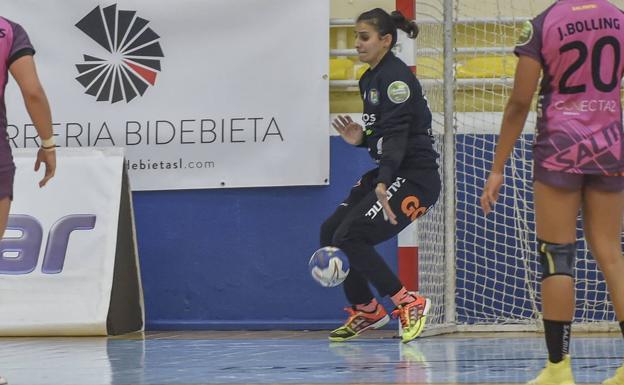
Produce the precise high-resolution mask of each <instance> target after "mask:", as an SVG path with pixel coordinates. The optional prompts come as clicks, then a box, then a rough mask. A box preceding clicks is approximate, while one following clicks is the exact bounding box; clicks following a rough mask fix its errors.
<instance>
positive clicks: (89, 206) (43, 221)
mask: <svg viewBox="0 0 624 385" xmlns="http://www.w3.org/2000/svg"><path fill="white" fill-rule="evenodd" d="M35 154H36V152H35V150H34V149H19V150H16V151H15V152H14V158H15V164H16V166H17V172H16V176H15V186H14V194H15V196H14V200H13V204H12V206H11V214H10V216H9V225H8V229H7V231H6V234H5V238H4V239H3V241H2V243H0V246H1V247H0V335H31V336H32V335H106V334H107V329H106V319H107V314H108V310H109V303H110V295H111V287H112V286H111V285H112V281H113V268H114V262H115V246H116V240H117V222H118V218H119V202H120V201H119V199H120V196H121V181H122V177H121V174H122V168H123V159H124V157H123V149H120V148H105V149H61V150H60V151H58V158H57V163H58V169H57V173H56V176H55V177H54V178H53V179H51V180H50V182H49V183H48V185H46V186H45V187H44V188H41V189H40V188H39V187H38V184H37V182H38V181H39V179H41V177H42V175H43V173H42V172H39V173H35V172H34V171H33V165H34V160H35Z"/></svg>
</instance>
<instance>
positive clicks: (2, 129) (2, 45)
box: [0, 16, 35, 171]
mask: <svg viewBox="0 0 624 385" xmlns="http://www.w3.org/2000/svg"><path fill="white" fill-rule="evenodd" d="M34 53H35V50H34V49H33V47H32V45H31V44H30V40H29V39H28V35H27V34H26V31H24V29H23V28H22V27H21V26H20V25H19V24H16V23H14V22H12V21H10V20H7V19H5V18H3V17H1V16H0V171H3V170H5V169H7V168H12V167H13V158H12V156H11V147H10V146H9V142H8V139H7V114H6V105H5V102H4V100H5V99H4V92H5V90H6V85H7V82H8V80H9V79H8V77H9V67H10V66H11V64H13V62H14V61H15V60H17V59H18V58H20V57H22V56H25V55H33V54H34Z"/></svg>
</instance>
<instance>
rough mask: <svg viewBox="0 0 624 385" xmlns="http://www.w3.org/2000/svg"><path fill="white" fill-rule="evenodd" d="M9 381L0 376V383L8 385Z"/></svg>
mask: <svg viewBox="0 0 624 385" xmlns="http://www.w3.org/2000/svg"><path fill="white" fill-rule="evenodd" d="M8 384H9V383H8V382H7V380H5V379H4V377H2V376H0V385H8Z"/></svg>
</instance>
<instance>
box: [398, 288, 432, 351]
mask: <svg viewBox="0 0 624 385" xmlns="http://www.w3.org/2000/svg"><path fill="white" fill-rule="evenodd" d="M415 298H416V299H415V300H414V301H412V302H409V303H403V304H401V305H399V306H397V308H396V309H395V310H394V311H393V312H392V316H393V317H394V318H397V317H398V318H399V321H400V322H401V325H400V326H401V329H400V330H401V341H402V342H403V343H408V342H410V341H412V340H414V339H415V338H416V337H418V336H419V335H420V333H422V331H423V329H424V328H425V323H426V322H427V313H429V308H430V307H431V301H430V300H429V298H425V297H422V296H415Z"/></svg>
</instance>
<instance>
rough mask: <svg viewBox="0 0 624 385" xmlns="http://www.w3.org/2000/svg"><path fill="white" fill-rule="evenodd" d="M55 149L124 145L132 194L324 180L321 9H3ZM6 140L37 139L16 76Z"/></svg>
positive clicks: (214, 0)
mask: <svg viewBox="0 0 624 385" xmlns="http://www.w3.org/2000/svg"><path fill="white" fill-rule="evenodd" d="M1 12H2V16H4V17H6V18H8V19H11V20H13V21H15V22H17V23H19V24H21V25H22V26H23V27H24V28H25V29H26V31H27V32H28V34H29V36H30V38H31V41H32V43H33V45H34V48H35V49H36V50H37V54H36V55H35V59H36V62H37V66H38V71H39V74H40V77H41V78H42V82H43V84H44V87H45V89H46V92H47V94H48V97H49V99H50V102H51V106H52V111H53V120H54V130H55V135H56V136H57V138H56V141H57V144H59V145H60V146H62V147H87V146H97V147H103V146H120V147H125V148H126V167H128V170H129V173H130V180H131V184H132V187H133V189H135V190H162V189H191V188H214V187H251V186H287V185H322V184H327V183H328V178H329V138H328V136H327V116H328V115H329V101H328V98H329V91H328V87H329V86H328V84H329V83H328V80H327V75H326V74H327V73H328V49H329V48H328V39H329V28H328V24H329V2H328V1H327V0H297V1H293V0H262V1H258V0H237V1H231V0H207V1H191V0H181V1H175V2H172V1H170V0H123V1H117V2H101V1H94V0H87V1H85V0H46V1H42V0H3V2H2V10H1ZM7 110H8V114H9V117H8V118H9V124H10V125H9V128H8V133H9V137H10V139H11V144H12V145H13V146H14V147H33V146H35V145H36V143H35V139H34V137H36V131H35V129H34V127H32V126H31V125H30V119H29V118H28V115H27V113H26V111H25V109H24V107H23V103H22V98H21V95H19V90H18V89H17V87H16V86H15V84H14V82H13V81H11V82H10V84H9V89H8V91H7Z"/></svg>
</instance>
